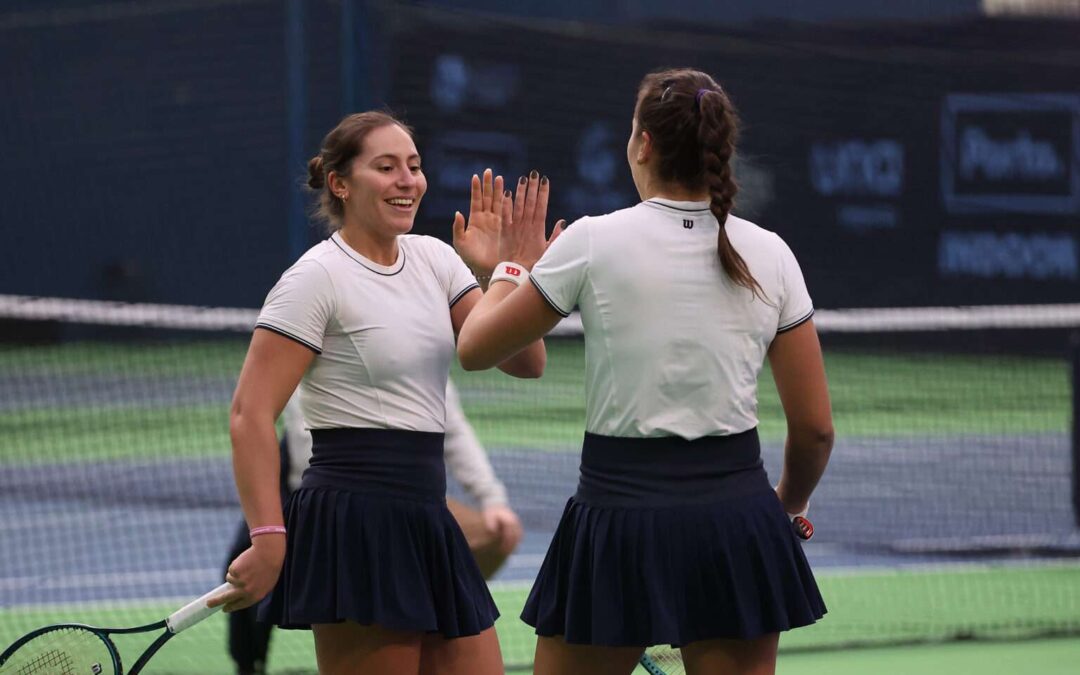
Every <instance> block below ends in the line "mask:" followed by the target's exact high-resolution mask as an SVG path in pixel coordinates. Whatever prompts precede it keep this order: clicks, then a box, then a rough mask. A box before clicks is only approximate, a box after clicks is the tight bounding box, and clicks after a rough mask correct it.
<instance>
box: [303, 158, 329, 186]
mask: <svg viewBox="0 0 1080 675" xmlns="http://www.w3.org/2000/svg"><path fill="white" fill-rule="evenodd" d="M307 170H308V182H307V184H308V187H310V188H311V189H312V190H321V189H322V188H323V186H325V185H326V173H325V172H324V171H323V158H322V155H321V154H320V155H315V156H314V157H312V158H311V161H309V162H308V164H307Z"/></svg>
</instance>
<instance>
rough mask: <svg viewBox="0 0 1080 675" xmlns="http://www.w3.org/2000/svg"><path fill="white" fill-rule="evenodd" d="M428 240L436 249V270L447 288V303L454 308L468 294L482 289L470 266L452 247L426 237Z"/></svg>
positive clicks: (439, 240)
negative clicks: (475, 289) (437, 263)
mask: <svg viewBox="0 0 1080 675" xmlns="http://www.w3.org/2000/svg"><path fill="white" fill-rule="evenodd" d="M426 239H429V240H430V244H431V245H432V246H433V247H434V249H435V255H436V256H437V257H438V260H439V265H438V267H437V268H436V269H438V270H440V275H439V276H440V278H441V280H442V282H443V285H444V286H445V288H446V301H447V302H448V303H449V304H450V306H451V307H453V306H454V305H456V304H457V302H458V300H461V299H462V298H463V297H465V294H466V293H468V292H469V291H471V290H472V289H474V288H480V284H478V283H476V277H474V276H473V274H472V272H470V271H469V266H468V265H466V264H465V261H464V260H462V259H461V256H459V255H458V254H457V251H455V250H454V249H453V247H452V246H450V245H449V244H447V243H446V242H444V241H442V240H441V239H436V238H434V237H426Z"/></svg>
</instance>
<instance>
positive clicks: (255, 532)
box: [248, 525, 285, 537]
mask: <svg viewBox="0 0 1080 675" xmlns="http://www.w3.org/2000/svg"><path fill="white" fill-rule="evenodd" d="M260 534H285V526H284V525H263V526H262V527H253V528H251V529H250V530H248V536H249V537H257V536H259V535H260Z"/></svg>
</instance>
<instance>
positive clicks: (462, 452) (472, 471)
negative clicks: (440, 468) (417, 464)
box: [444, 382, 509, 509]
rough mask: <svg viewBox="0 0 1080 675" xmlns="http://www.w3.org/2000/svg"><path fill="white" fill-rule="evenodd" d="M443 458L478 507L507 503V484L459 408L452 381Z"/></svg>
mask: <svg viewBox="0 0 1080 675" xmlns="http://www.w3.org/2000/svg"><path fill="white" fill-rule="evenodd" d="M444 447H445V450H444V457H445V459H446V465H447V467H448V468H449V469H450V474H451V475H453V477H454V478H456V479H457V482H459V483H461V486H462V487H463V488H465V491H466V492H468V493H469V496H470V497H472V498H473V499H475V500H476V502H477V503H478V504H479V505H480V508H481V509H486V508H490V507H492V506H505V505H506V504H507V503H509V500H508V499H507V496H506V487H505V486H503V484H502V482H500V481H499V479H498V478H497V477H496V476H495V469H493V468H492V466H491V462H490V461H488V457H487V453H485V452H484V446H482V445H480V439H479V438H477V437H476V432H475V431H473V428H472V425H471V424H469V420H468V419H467V418H466V417H465V411H464V410H462V409H461V398H460V397H459V396H458V393H457V389H456V388H455V387H454V384H453V383H452V382H447V385H446V442H445V446H444Z"/></svg>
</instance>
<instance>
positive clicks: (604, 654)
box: [533, 637, 645, 675]
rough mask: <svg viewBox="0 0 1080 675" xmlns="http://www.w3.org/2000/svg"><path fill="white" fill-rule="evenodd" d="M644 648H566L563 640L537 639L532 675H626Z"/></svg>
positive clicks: (631, 669)
mask: <svg viewBox="0 0 1080 675" xmlns="http://www.w3.org/2000/svg"><path fill="white" fill-rule="evenodd" d="M643 651H645V648H644V647H597V646H593V645H572V644H567V642H566V641H565V640H563V639H562V637H538V638H537V639H536V663H535V666H534V668H535V669H534V670H533V673H534V675H628V673H630V672H632V671H633V670H634V666H635V665H637V662H638V659H640V658H641V652H643Z"/></svg>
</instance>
